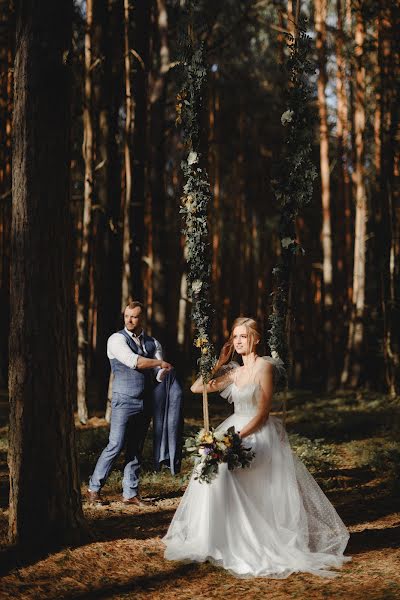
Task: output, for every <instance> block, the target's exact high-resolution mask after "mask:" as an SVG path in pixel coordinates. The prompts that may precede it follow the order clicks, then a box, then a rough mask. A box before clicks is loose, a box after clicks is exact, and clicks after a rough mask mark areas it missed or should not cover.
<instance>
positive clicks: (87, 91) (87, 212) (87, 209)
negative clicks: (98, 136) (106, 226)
mask: <svg viewBox="0 0 400 600" xmlns="http://www.w3.org/2000/svg"><path fill="white" fill-rule="evenodd" d="M92 43H93V0H87V2H86V30H85V76H84V94H83V146H82V154H83V158H84V161H85V179H84V196H83V215H82V227H81V246H80V261H79V273H78V303H77V310H76V323H77V331H78V364H77V387H78V398H77V400H78V416H79V420H80V421H81V423H86V422H87V418H88V410H87V403H86V396H87V380H88V369H87V366H88V348H89V339H88V338H89V323H88V321H89V303H90V288H91V286H90V247H91V239H92V204H93V161H94V137H93V85H92V64H93V60H92Z"/></svg>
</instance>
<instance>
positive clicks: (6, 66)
mask: <svg viewBox="0 0 400 600" xmlns="http://www.w3.org/2000/svg"><path fill="white" fill-rule="evenodd" d="M0 8H1V10H2V15H1V21H0V24H1V26H2V29H1V31H0V33H1V38H0V75H1V79H0V331H1V336H0V388H4V387H7V371H8V335H9V320H10V233H11V232H10V229H11V119H12V108H13V62H14V39H15V22H14V18H15V15H14V11H13V8H12V5H11V2H9V0H5V1H4V2H3V3H2V5H1V7H0Z"/></svg>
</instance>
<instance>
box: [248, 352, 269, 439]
mask: <svg viewBox="0 0 400 600" xmlns="http://www.w3.org/2000/svg"><path fill="white" fill-rule="evenodd" d="M258 383H259V384H260V398H259V401H258V411H257V414H256V416H255V417H253V418H252V419H251V420H250V421H249V422H248V423H246V425H245V426H244V427H243V428H242V429H241V431H240V437H241V438H244V437H246V435H250V434H251V433H254V432H255V431H257V430H258V429H260V427H262V426H263V425H264V423H265V422H266V421H267V419H268V416H269V413H270V410H271V405H272V394H273V391H274V367H273V366H272V365H271V364H270V363H268V362H267V363H265V365H263V367H262V369H261V372H260V376H259V381H258Z"/></svg>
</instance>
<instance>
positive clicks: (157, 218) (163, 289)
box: [148, 0, 170, 338]
mask: <svg viewBox="0 0 400 600" xmlns="http://www.w3.org/2000/svg"><path fill="white" fill-rule="evenodd" d="M155 8H156V11H155V15H154V18H153V21H154V23H153V35H152V41H153V43H152V55H153V58H152V61H151V62H152V63H153V64H154V68H153V69H152V70H151V73H150V85H149V110H150V151H149V154H150V165H149V169H150V173H149V174H150V194H151V213H152V248H151V254H152V258H153V260H152V261H150V264H151V268H150V267H149V268H148V271H151V285H152V289H153V297H152V301H153V314H152V324H153V333H154V335H155V336H156V337H157V336H159V337H162V338H165V333H166V327H167V311H168V293H169V286H168V281H169V275H170V273H168V264H167V237H168V235H169V229H170V223H169V222H168V221H167V219H166V182H165V170H166V151H165V141H166V136H167V132H166V129H167V126H166V114H165V111H166V102H167V85H168V73H169V70H170V53H169V39H168V12H167V5H166V3H165V0H157V3H156V5H155ZM149 275H150V273H149Z"/></svg>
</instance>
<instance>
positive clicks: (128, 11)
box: [0, 0, 400, 600]
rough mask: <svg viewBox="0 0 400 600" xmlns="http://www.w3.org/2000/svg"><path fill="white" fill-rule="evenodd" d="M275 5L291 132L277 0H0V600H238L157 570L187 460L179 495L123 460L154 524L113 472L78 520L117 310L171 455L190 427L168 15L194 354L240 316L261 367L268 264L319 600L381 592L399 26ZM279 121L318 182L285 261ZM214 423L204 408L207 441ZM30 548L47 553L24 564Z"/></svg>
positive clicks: (307, 584) (388, 483)
mask: <svg viewBox="0 0 400 600" xmlns="http://www.w3.org/2000/svg"><path fill="white" fill-rule="evenodd" d="M300 4H301V10H302V15H303V17H305V19H306V21H305V31H306V33H307V34H308V35H309V36H310V49H311V50H310V54H309V56H308V60H310V61H311V68H310V69H309V73H308V74H307V78H308V79H307V82H308V86H309V90H310V94H311V97H310V102H309V104H307V106H302V107H301V110H300V107H299V111H298V113H297V114H295V113H291V112H290V111H289V112H288V91H290V90H291V89H293V81H291V80H290V70H288V69H287V64H288V62H287V61H288V57H289V54H290V43H291V39H292V38H291V37H290V36H294V37H296V35H297V34H298V30H297V29H296V28H295V26H294V23H295V22H296V21H297V16H296V7H297V5H298V3H297V2H292V1H291V0H289V1H288V2H286V1H285V2H284V1H278V0H247V1H242V0H224V2H215V1H214V2H210V1H209V0H199V1H197V2H195V1H193V0H186V1H183V0H149V1H140V0H139V1H133V0H87V1H86V2H83V1H76V2H72V1H70V0H57V2H54V0H21V1H18V2H16V1H14V0H0V328H1V329H0V333H1V335H0V550H1V556H0V558H1V559H2V560H1V561H0V562H1V564H2V569H3V568H4V569H5V570H7V571H9V574H8V576H7V577H6V578H5V579H4V580H3V582H2V585H3V589H4V590H6V592H5V593H6V594H7V595H6V596H5V597H11V596H12V597H21V598H27V597H38V595H39V596H40V597H43V598H53V597H54V598H62V597H66V598H71V597H77V598H78V597H91V596H90V593H91V592H92V591H93V590H95V592H96V594H97V595H96V597H111V596H112V597H116V598H117V597H120V596H119V595H118V594H119V592H121V594H122V595H123V594H124V593H125V592H127V593H129V592H130V591H131V589H132V590H133V593H134V594H135V597H142V596H138V595H137V592H138V591H139V592H143V595H144V596H146V597H148V593H149V591H148V590H153V592H154V593H153V592H152V594H153V597H154V598H157V597H158V596H157V594H158V590H159V591H160V593H161V594H162V593H163V590H164V587H165V586H167V587H168V593H170V594H171V597H175V596H174V595H173V594H175V592H176V590H177V589H178V590H179V594H180V597H181V598H190V599H191V600H192V599H193V598H195V597H200V596H201V595H204V594H205V593H206V594H209V596H207V597H221V595H223V594H224V593H225V592H226V590H227V589H233V590H235V594H237V593H238V590H239V588H238V586H237V582H235V581H234V580H232V578H231V576H230V575H229V574H227V573H225V572H223V571H220V570H216V569H213V568H211V567H210V566H209V565H203V566H201V567H199V568H196V567H194V566H191V565H184V566H177V567H175V566H171V565H169V564H168V563H167V561H165V560H164V559H163V557H162V544H161V537H162V535H163V533H164V532H165V531H166V527H167V525H168V523H169V522H170V519H171V517H172V514H173V511H174V510H175V508H176V506H177V504H178V503H179V499H180V497H181V495H182V493H183V491H184V489H185V486H186V482H187V477H188V475H189V473H190V468H191V465H190V463H189V461H188V460H187V459H184V461H183V469H182V474H181V475H180V476H179V477H172V476H171V475H170V474H168V473H165V472H162V473H154V472H153V470H152V464H151V460H150V455H151V448H150V442H148V444H147V446H146V452H145V461H144V473H143V476H142V483H143V488H142V493H143V495H144V496H146V497H149V498H152V501H153V505H152V506H151V507H149V508H148V509H146V510H145V511H143V512H140V513H138V514H136V513H135V512H134V509H132V508H131V509H130V508H129V507H124V506H123V505H122V503H121V502H120V488H121V478H120V475H119V474H118V468H119V467H120V466H121V463H118V464H117V465H116V467H117V470H116V471H115V472H114V473H113V474H112V476H111V477H110V479H109V481H108V484H107V486H108V487H107V488H106V490H105V493H106V494H107V495H108V497H109V498H110V500H111V504H110V506H109V507H101V508H99V507H98V508H97V509H96V508H93V507H90V506H88V504H87V503H85V502H83V504H82V492H85V487H82V486H85V482H86V481H87V478H88V476H89V474H90V472H91V470H92V468H93V464H94V462H95V460H96V458H97V456H98V454H99V452H100V450H101V449H102V448H103V447H104V446H105V444H106V440H107V435H108V424H107V422H106V420H105V419H104V418H103V417H104V415H105V413H106V405H107V398H108V397H109V395H110V391H109V387H110V386H109V364H108V361H107V357H106V342H107V338H108V336H109V335H110V334H111V333H112V332H114V331H115V330H116V329H118V328H120V327H121V326H122V317H121V313H122V310H123V308H124V307H125V305H126V303H127V301H128V300H129V299H130V298H135V299H139V300H142V301H143V302H144V304H145V307H146V316H147V330H148V331H149V332H151V333H152V334H153V335H154V336H156V337H157V338H158V339H159V340H160V341H161V343H162V345H163V347H164V351H165V357H166V359H167V360H169V361H170V362H172V363H173V364H174V365H175V366H176V368H177V370H178V375H179V377H180V379H181V380H182V383H183V384H184V387H185V427H186V429H185V434H192V433H193V431H195V430H196V429H197V428H198V427H199V426H200V424H201V420H202V419H201V417H202V415H201V406H200V404H199V402H198V401H197V402H196V401H195V400H194V398H193V397H191V396H190V394H189V391H188V386H187V384H188V382H189V381H190V380H191V378H192V377H193V376H194V374H195V372H196V371H197V368H198V367H197V363H196V361H197V359H198V356H199V348H198V347H196V346H194V345H193V338H194V336H195V335H196V333H197V334H198V331H197V332H195V331H194V326H193V323H192V320H191V315H190V313H191V307H192V298H191V295H190V288H191V287H192V290H193V286H190V283H191V282H190V273H189V272H188V265H187V258H188V251H187V246H186V244H187V240H186V239H185V236H184V234H183V233H182V227H183V222H182V212H183V214H185V211H186V213H187V212H188V211H189V208H191V206H192V205H191V204H190V202H191V199H190V198H189V194H187V193H185V191H184V170H185V169H182V167H183V166H185V165H186V167H187V166H188V164H190V162H191V161H192V159H193V154H191V153H189V155H188V148H187V144H186V142H187V135H186V137H185V134H187V131H186V132H185V126H186V125H187V121H186V124H185V122H183V123H182V114H183V113H184V112H185V106H187V105H186V102H187V101H188V98H187V97H186V96H185V94H184V93H182V89H185V81H184V77H185V69H183V68H182V64H181V60H182V52H181V41H182V37H184V36H185V35H186V34H187V33H188V29H187V20H186V17H187V14H186V9H187V8H188V7H191V10H192V15H191V22H192V23H193V24H194V25H195V26H194V27H192V28H191V31H190V36H191V37H192V39H194V40H195V44H196V47H197V48H199V45H200V44H201V43H202V44H203V48H204V57H205V63H204V65H205V67H204V72H203V71H202V76H203V75H205V80H206V86H205V88H204V89H203V91H202V103H201V104H202V110H201V113H200V114H199V122H198V123H197V121H196V122H193V123H191V124H190V126H191V127H192V128H193V129H195V128H196V127H197V125H199V131H200V139H199V147H198V148H197V149H198V150H199V151H200V152H199V154H200V153H201V155H202V160H201V163H200V164H201V168H203V170H204V169H206V170H207V171H208V175H209V181H210V191H211V195H210V203H209V205H208V227H209V242H210V250H211V256H210V263H211V265H210V266H211V271H210V280H209V281H207V282H203V285H204V288H203V289H207V288H208V287H210V289H211V297H210V298H209V302H210V305H211V306H213V307H214V308H215V312H214V314H211V313H210V316H211V328H210V329H211V337H212V342H213V343H214V344H215V346H216V348H219V347H220V346H221V345H222V343H223V341H224V340H225V339H226V337H227V335H228V332H229V328H230V326H231V324H232V321H233V319H234V318H235V317H236V316H238V315H251V316H254V317H256V318H257V319H258V321H259V322H260V324H261V326H262V327H263V332H264V335H263V342H264V345H265V352H267V353H269V349H268V343H269V342H271V340H272V342H274V340H273V339H272V338H273V336H271V332H270V331H269V329H271V321H269V317H270V315H271V312H272V311H273V305H274V299H276V298H277V296H276V293H275V292H276V279H274V276H273V272H274V270H275V267H276V265H277V264H279V261H281V260H282V259H284V257H285V252H287V251H288V249H290V251H292V250H293V253H292V256H291V264H292V269H291V277H290V284H291V285H290V295H289V303H288V317H287V319H286V321H285V323H281V325H284V330H281V334H282V335H283V336H284V337H285V338H286V340H287V347H288V356H287V365H288V370H289V382H288V383H289V394H288V408H289V410H288V415H287V425H288V432H289V435H290V438H291V443H292V446H293V448H294V450H295V451H296V452H297V454H298V455H299V456H300V457H301V459H302V460H303V461H304V462H305V463H306V466H307V467H308V468H309V469H310V470H311V472H312V473H313V474H314V475H315V477H316V478H317V481H318V483H319V484H320V485H321V487H322V488H323V489H324V491H326V493H327V494H328V495H329V497H330V499H331V500H332V502H333V503H334V505H335V507H336V508H337V509H338V512H339V514H340V515H341V516H342V517H343V519H344V521H345V523H346V525H348V526H349V527H350V530H351V534H352V535H351V541H350V546H349V549H348V552H349V553H351V554H352V555H353V562H352V563H349V566H346V568H345V570H344V571H343V573H342V577H341V578H340V579H338V580H337V583H336V584H332V583H330V585H331V586H332V587H331V588H330V590H331V591H332V593H333V595H335V597H350V598H365V597H368V598H379V599H380V598H385V600H386V599H387V598H391V597H393V598H394V597H397V596H398V592H396V591H395V590H396V589H397V590H398V591H399V590H400V579H399V577H398V563H396V554H395V552H394V551H393V548H394V547H396V545H398V532H399V527H400V521H399V515H398V512H397V511H398V492H399V486H398V482H399V465H400V449H399V444H398V439H399V431H400V426H399V418H398V416H399V402H398V398H399V387H400V348H399V345H400V299H399V295H400V261H399V255H400V196H399V144H400V129H399V110H400V109H399V107H400V102H399V100H400V97H399V96H400V89H399V74H400V38H399V36H398V35H396V33H397V31H398V29H399V24H400V8H399V6H398V3H396V2H392V1H391V0H379V1H376V2H372V1H369V0H367V1H363V2H361V1H360V0H331V1H329V2H328V1H327V0H314V1H308V0H304V1H303V2H301V3H300ZM185 15H186V16H185ZM288 42H289V43H288ZM300 66H301V65H300ZM202 68H203V67H200V70H202ZM187 72H188V70H187V69H186V75H187ZM196 76H197V75H196ZM182 86H183V87H182ZM189 112H190V111H189ZM187 114H189V113H187ZM299 115H306V119H305V121H304V123H303V125H301V123H299V122H298V120H297V121H296V119H298V117H299ZM183 121H185V117H184V118H183ZM293 123H296V127H298V130H299V131H300V132H301V131H303V133H306V135H305V138H306V139H308V138H310V139H311V141H312V144H311V148H310V150H311V156H312V160H313V162H314V164H315V167H316V175H317V176H316V178H315V180H314V188H313V196H312V199H311V202H310V203H309V204H308V205H307V206H306V207H304V208H302V210H301V211H300V212H299V214H298V216H297V219H296V223H295V232H293V236H294V238H295V240H294V238H293V239H292V238H290V239H289V240H288V239H287V238H283V239H282V235H281V231H282V230H281V225H282V214H283V213H282V209H281V201H282V194H280V193H279V189H280V188H279V181H280V182H281V184H282V181H286V182H289V183H292V182H293V181H294V179H293V173H291V172H289V171H288V172H287V173H286V178H284V179H283V180H282V171H283V172H285V168H286V165H287V164H289V163H288V161H287V157H288V155H290V157H291V158H290V161H291V162H290V164H291V165H295V163H296V153H298V155H299V164H301V163H300V161H301V160H303V158H304V152H308V148H303V147H302V146H301V145H298V146H296V147H295V148H293V146H292V147H289V145H288V143H287V141H288V139H290V135H288V131H289V130H290V127H292V125H293ZM297 139H299V138H297ZM305 175H306V174H305ZM277 182H278V185H277ZM303 192H304V190H300V189H299V196H300V193H303ZM283 216H284V217H285V214H283ZM203 224H204V222H203ZM301 248H303V249H304V252H303V251H302V250H301ZM200 258H204V259H207V257H206V256H204V257H200ZM197 288H198V290H200V294H198V296H200V297H201V288H199V282H197ZM271 348H272V343H271ZM285 358H286V357H285ZM73 409H74V411H75V415H73ZM228 411H229V407H227V406H226V405H225V404H223V403H222V402H221V400H219V399H217V398H213V399H212V400H211V401H210V417H211V425H215V424H216V423H218V422H219V421H220V420H221V419H223V418H224V417H225V416H226V414H227V412H228ZM74 416H75V420H74ZM107 416H109V413H108V415H107ZM7 454H8V459H7ZM55 474H56V476H55ZM93 534H95V536H96V541H93ZM32 546H34V548H33V549H32ZM38 547H40V549H41V550H43V549H44V551H45V555H46V553H47V552H48V551H49V550H50V549H52V550H54V553H53V554H51V555H49V556H48V557H47V558H46V559H45V560H43V561H42V562H39V563H38V562H35V560H36V558H37V559H38V556H37V554H35V552H33V550H35V551H36V550H37V549H38ZM65 547H67V549H66V550H65ZM26 548H28V552H26ZM60 548H61V550H60ZM62 548H64V550H62ZM71 548H72V550H70V549H71ZM35 556H36V558H35ZM42 556H43V555H42ZM3 559H4V560H3ZM94 561H95V564H96V567H97V569H93V563H94ZM29 564H31V566H29ZM15 565H17V568H16V569H14V567H15ZM371 565H373V567H374V568H373V569H371ZM99 573H100V575H99ZM377 579H379V584H377V581H376V580H377ZM287 585H289V587H287ZM271 586H272V587H273V590H274V593H276V596H275V597H276V598H286V597H287V594H288V590H289V592H290V593H291V594H293V597H301V598H304V597H310V598H321V597H326V592H327V590H326V588H325V587H324V586H325V583H324V582H321V581H319V580H318V582H316V581H315V580H314V579H313V578H311V576H300V577H296V578H293V579H292V580H291V581H290V582H286V581H284V582H274V583H271V581H269V580H268V581H265V582H259V581H256V582H246V583H244V582H243V584H242V587H241V588H240V589H241V590H243V597H258V596H257V594H258V593H260V594H262V593H265V592H266V591H268V593H269V591H270V589H271ZM154 590H156V591H154ZM210 590H213V592H212V593H213V594H214V592H215V595H210V594H211V592H210ZM71 594H72V595H71ZM0 595H1V589H0ZM144 596H143V597H144ZM124 597H125V596H124Z"/></svg>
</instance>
